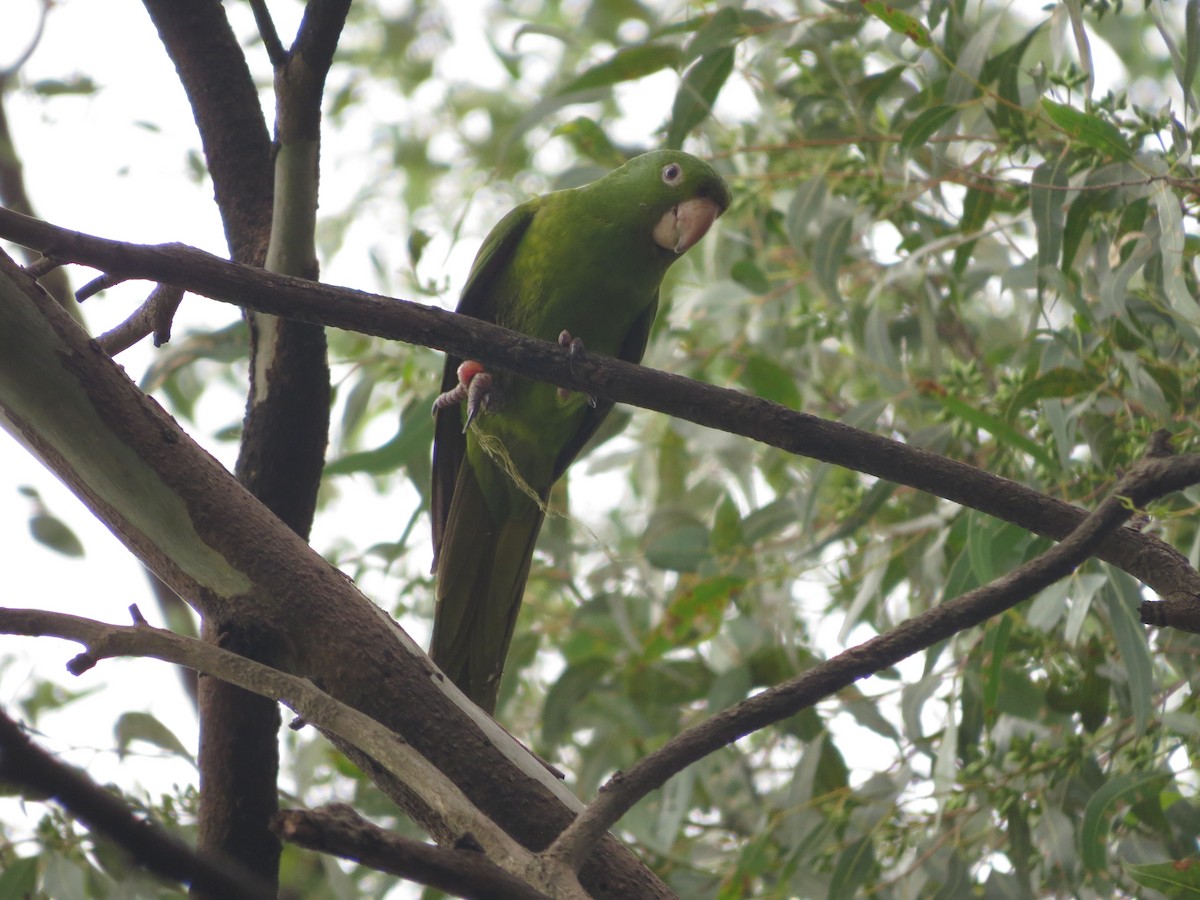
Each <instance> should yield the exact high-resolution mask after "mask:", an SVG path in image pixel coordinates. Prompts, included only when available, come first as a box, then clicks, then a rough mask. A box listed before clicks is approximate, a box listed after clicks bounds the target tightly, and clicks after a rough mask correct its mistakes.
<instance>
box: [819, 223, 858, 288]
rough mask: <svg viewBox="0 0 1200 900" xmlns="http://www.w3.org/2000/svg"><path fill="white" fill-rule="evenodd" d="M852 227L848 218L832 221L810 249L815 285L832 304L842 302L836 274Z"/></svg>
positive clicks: (844, 254)
mask: <svg viewBox="0 0 1200 900" xmlns="http://www.w3.org/2000/svg"><path fill="white" fill-rule="evenodd" d="M853 225H854V220H853V219H852V218H851V217H850V216H842V217H841V218H838V219H836V220H834V221H833V222H832V223H830V224H829V226H828V228H827V229H826V232H825V238H824V239H823V240H819V241H817V242H816V243H815V244H814V245H813V247H812V266H813V274H814V275H816V276H817V283H818V284H819V285H820V286H821V289H822V290H823V291H825V294H826V296H828V297H829V299H830V300H832V301H833V302H834V303H841V302H842V292H841V289H839V288H838V273H839V272H840V271H841V268H842V259H843V258H844V257H845V256H846V248H847V247H848V246H849V245H850V233H851V229H852V227H853Z"/></svg>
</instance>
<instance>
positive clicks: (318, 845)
mask: <svg viewBox="0 0 1200 900" xmlns="http://www.w3.org/2000/svg"><path fill="white" fill-rule="evenodd" d="M273 827H274V828H275V831H276V833H277V834H278V835H279V836H280V837H281V838H283V839H284V840H285V841H289V842H291V843H293V844H296V845H297V846H300V847H306V848H308V849H309V850H316V851H319V852H321V853H332V854H334V855H336V856H340V857H342V858H343V859H352V860H354V861H356V862H360V863H362V864H363V865H364V866H369V867H370V868H372V869H377V870H378V871H380V872H388V873H390V874H392V875H399V876H400V877H401V878H407V879H408V880H409V881H416V882H419V883H420V884H425V885H429V886H430V887H435V888H437V889H438V890H440V891H445V892H446V893H448V894H453V895H454V896H456V897H467V898H476V900H549V897H550V895H548V894H543V893H542V892H541V891H539V890H537V889H536V888H533V887H531V886H530V885H529V884H528V883H527V882H525V881H523V880H521V879H520V878H517V877H515V876H514V875H511V874H509V873H508V872H506V871H505V870H504V869H502V868H500V867H499V866H497V865H495V864H494V863H492V862H491V861H490V860H489V859H488V858H487V857H486V856H484V855H483V854H482V853H480V852H478V849H476V848H475V847H470V846H469V845H470V842H469V841H464V842H461V843H463V844H464V845H467V846H462V847H455V848H453V849H444V848H441V847H434V846H431V845H429V844H425V843H422V842H421V841H414V840H412V839H411V838H405V837H401V836H400V835H398V834H393V833H392V832H390V831H385V830H384V829H382V828H380V827H379V826H377V825H374V824H372V823H371V822H368V821H367V820H366V819H364V818H362V816H360V815H358V813H356V812H355V811H354V808H353V807H351V806H347V805H346V804H344V803H334V804H330V805H329V806H323V807H320V808H318V809H312V810H308V809H285V810H282V811H281V812H280V813H279V814H278V815H277V816H276V817H275V822H274V826H273Z"/></svg>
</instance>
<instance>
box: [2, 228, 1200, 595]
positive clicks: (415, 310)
mask: <svg viewBox="0 0 1200 900" xmlns="http://www.w3.org/2000/svg"><path fill="white" fill-rule="evenodd" d="M0 237H4V238H7V239H9V240H12V241H15V242H17V243H24V244H26V245H28V246H32V247H35V248H36V249H38V250H41V251H42V252H43V253H46V254H53V255H56V256H61V257H62V258H64V259H67V260H70V261H71V262H79V263H84V264H86V265H90V266H94V267H96V268H100V269H104V270H108V271H113V272H116V273H119V274H122V275H125V276H128V277H134V278H146V279H149V280H158V281H167V282H170V283H174V284H178V285H180V286H182V287H184V288H185V289H187V290H189V291H192V292H194V293H197V294H202V295H204V296H207V297H211V298H213V299H216V300H222V301H224V302H228V303H235V304H238V305H242V306H245V307H247V308H250V309H256V310H259V311H262V312H269V313H272V314H274V315H283V316H293V317H295V318H299V319H303V320H304V321H308V322H319V323H321V324H324V325H328V326H332V327H337V328H344V329H347V330H350V331H358V332H362V333H364V334H372V335H376V336H378V337H385V338H390V339H392V340H401V341H407V342H409V343H414V344H423V345H425V346H430V347H435V348H437V349H440V350H446V351H449V352H451V353H453V354H455V355H456V356H461V357H464V358H471V359H478V360H480V361H482V362H484V363H486V364H489V365H494V366H498V367H500V368H503V369H508V370H510V371H513V372H515V373H517V374H519V375H524V376H526V377H530V378H537V379H540V380H543V381H548V382H551V383H553V384H557V385H561V386H563V387H567V388H571V389H572V390H577V391H583V392H585V393H589V394H593V395H595V396H599V397H605V398H607V399H611V400H615V401H617V402H620V403H628V404H630V405H633V406H641V407H645V408H646V409H653V410H657V411H659V412H663V413H667V414H669V415H673V416H676V417H678V418H682V419H687V420H688V421H691V422H695V423H697V424H700V425H706V426H708V427H711V428H717V429H720V430H722V431H728V432H731V433H734V434H741V435H744V436H746V437H749V438H753V439H754V440H758V441H761V442H763V443H765V444H769V445H771V446H774V447H779V448H780V449H782V450H786V451H788V452H790V453H796V454H799V455H801V456H807V457H810V458H812V459H817V460H821V461H824V462H828V463H832V464H834V465H838V466H843V467H846V468H850V469H854V470H856V471H859V472H865V473H867V474H870V475H874V476H876V477H878V478H882V479H884V480H886V481H891V482H894V483H897V484H905V485H908V486H910V487H914V488H917V489H918V490H921V491H925V492H927V493H930V494H933V495H935V496H939V497H944V498H946V499H948V500H952V501H954V502H955V503H960V504H962V505H963V506H967V507H970V508H972V509H977V510H980V511H981V512H985V513H987V514H989V515H992V516H995V517H997V518H999V519H1003V520H1005V521H1008V522H1012V523H1013V524H1015V525H1018V526H1020V527H1022V528H1025V529H1027V530H1029V531H1032V532H1034V533H1035V534H1040V535H1044V536H1046V537H1049V538H1053V539H1055V540H1062V539H1063V538H1065V537H1066V536H1067V535H1068V534H1070V533H1071V532H1072V531H1073V530H1074V529H1075V528H1077V527H1078V526H1079V523H1080V522H1082V521H1083V519H1084V516H1085V513H1084V511H1083V510H1082V509H1080V508H1079V507H1077V506H1074V505H1072V504H1070V503H1065V502H1063V501H1061V500H1056V499H1054V498H1052V497H1049V496H1047V495H1045V494H1042V493H1040V492H1038V491H1036V490H1034V489H1032V488H1029V487H1026V486H1025V485H1022V484H1019V483H1017V482H1015V481H1012V480H1010V479H1007V478H1000V477H998V476H995V475H991V474H989V473H987V472H984V471H982V470H980V469H977V468H975V467H974V466H970V465H967V464H966V463H961V462H957V461H955V460H951V459H947V458H946V457H944V456H940V455H939V454H936V453H932V452H929V451H927V450H922V449H921V448H919V447H912V446H910V445H908V444H902V443H899V442H897V441H892V440H889V439H887V438H884V437H880V436H878V435H874V434H870V433H869V432H864V431H861V430H859V429H857V428H852V427H851V426H849V425H843V424H842V423H840V422H831V421H828V420H825V419H820V418H818V417H816V416H811V415H808V414H806V413H801V412H796V411H795V410H791V409H787V408H786V407H783V406H780V405H779V404H777V403H772V402H770V401H767V400H762V399H759V398H757V397H748V396H746V395H745V394H742V393H739V392H737V391H732V390H729V389H726V388H719V387H715V386H713V385H709V384H704V383H701V382H697V381H693V380H691V379H688V378H683V377H681V376H678V375H672V374H669V373H667V372H659V371H656V370H653V369H647V368H645V367H642V366H636V365H633V364H632V363H627V362H622V361H620V360H614V359H609V358H606V357H601V356H597V355H594V354H585V355H584V356H583V357H582V358H576V359H575V360H573V361H572V362H568V359H567V354H566V352H565V351H564V350H563V349H562V348H561V347H559V346H557V345H555V344H551V343H549V342H542V341H536V340H533V339H531V338H528V337H525V336H524V335H520V334H517V333H516V332H512V331H508V330H507V329H504V328H500V327H498V326H495V325H491V324H489V323H487V322H481V321H478V320H476V319H472V318H470V317H467V316H458V315H455V314H453V313H449V312H445V311H444V310H440V309H435V308H433V307H429V306H424V305H422V304H418V303H411V302H408V301H404V300H395V299H392V298H388V297H382V296H379V295H377V294H368V293H364V292H361V291H354V290H350V289H348V288H339V287H329V286H324V285H319V284H314V283H311V282H305V281H302V280H300V279H292V278H285V277H283V276H277V275H270V274H267V273H263V272H260V271H257V270H253V269H247V268H239V267H237V266H234V265H231V264H230V263H227V262H225V261H224V260H221V259H218V258H217V257H214V256H211V255H209V254H207V253H204V252H202V251H199V250H194V249H190V248H187V247H183V246H180V245H175V244H171V245H156V246H144V245H134V244H123V243H120V242H117V241H109V240H105V239H103V238H97V237H92V236H88V235H83V234H79V233H78V232H73V231H69V230H67V229H63V228H57V227H55V226H53V225H49V224H47V223H45V222H41V221H38V220H35V219H29V218H27V217H24V216H20V215H18V214H16V213H13V212H10V211H7V210H3V209H0ZM1096 555H1097V556H1098V557H1100V558H1101V559H1103V560H1105V561H1106V562H1110V563H1112V564H1113V565H1115V566H1117V567H1119V568H1121V569H1124V570H1125V571H1126V572H1128V573H1129V574H1130V575H1132V576H1133V577H1134V578H1137V579H1138V580H1139V581H1142V582H1144V583H1145V584H1147V585H1149V586H1150V587H1151V588H1153V589H1154V590H1155V591H1156V592H1157V593H1158V594H1159V595H1160V596H1161V597H1163V598H1164V599H1171V598H1177V599H1179V600H1181V601H1185V602H1186V601H1189V600H1190V599H1191V598H1194V597H1197V596H1200V573H1197V572H1196V570H1195V569H1193V568H1192V567H1191V566H1190V565H1189V563H1188V561H1187V558H1186V557H1184V556H1183V555H1182V554H1181V553H1179V552H1178V551H1176V550H1175V549H1174V548H1172V547H1170V546H1168V545H1167V544H1165V543H1164V542H1163V541H1161V540H1159V539H1158V538H1156V537H1155V536H1153V535H1150V534H1145V533H1137V532H1132V531H1124V532H1121V533H1119V534H1117V535H1113V536H1112V537H1110V538H1109V539H1108V540H1106V541H1104V542H1103V543H1102V544H1101V545H1100V547H1099V548H1098V549H1097V551H1096Z"/></svg>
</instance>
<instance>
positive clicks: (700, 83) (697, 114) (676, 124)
mask: <svg viewBox="0 0 1200 900" xmlns="http://www.w3.org/2000/svg"><path fill="white" fill-rule="evenodd" d="M732 71H733V48H732V47H722V48H721V49H720V50H715V51H713V52H712V53H707V54H705V55H704V56H702V57H700V59H698V60H697V61H696V62H695V64H694V65H693V66H692V67H691V68H690V69H688V70H687V72H685V73H684V76H683V82H682V83H681V84H680V85H679V91H678V92H677V93H676V94H675V102H674V104H673V105H672V106H671V123H670V125H669V126H668V127H667V146H668V147H671V148H674V149H679V148H680V147H682V146H683V139H684V138H686V137H687V136H688V134H689V132H691V130H692V129H693V128H695V127H696V126H697V125H699V124H700V123H701V122H703V121H704V120H705V119H706V118H708V115H709V113H711V112H712V107H713V104H714V103H716V101H717V95H718V94H719V93H720V92H721V88H722V87H724V86H725V80H726V79H727V78H729V73H730V72H732Z"/></svg>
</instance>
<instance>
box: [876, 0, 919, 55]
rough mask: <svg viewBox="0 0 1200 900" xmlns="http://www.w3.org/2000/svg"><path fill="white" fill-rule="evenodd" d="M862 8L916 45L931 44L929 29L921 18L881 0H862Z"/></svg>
mask: <svg viewBox="0 0 1200 900" xmlns="http://www.w3.org/2000/svg"><path fill="white" fill-rule="evenodd" d="M863 9H865V10H866V11H867V12H869V13H870V14H871V15H873V16H874V17H875V18H877V19H878V20H879V21H880V22H882V23H883V24H884V25H886V26H887V27H888V28H890V29H892V31H894V32H896V33H897V34H902V35H904V36H905V37H906V38H908V39H909V40H910V41H912V42H913V43H914V44H916V45H917V46H918V47H929V46H932V41H931V40H930V37H929V29H928V28H926V27H925V26H924V25H923V24H922V23H921V20H920V19H918V18H916V17H914V16H911V15H909V14H908V13H906V12H904V11H903V10H899V9H896V7H894V6H891V5H890V4H887V3H884V2H882V0H863Z"/></svg>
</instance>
